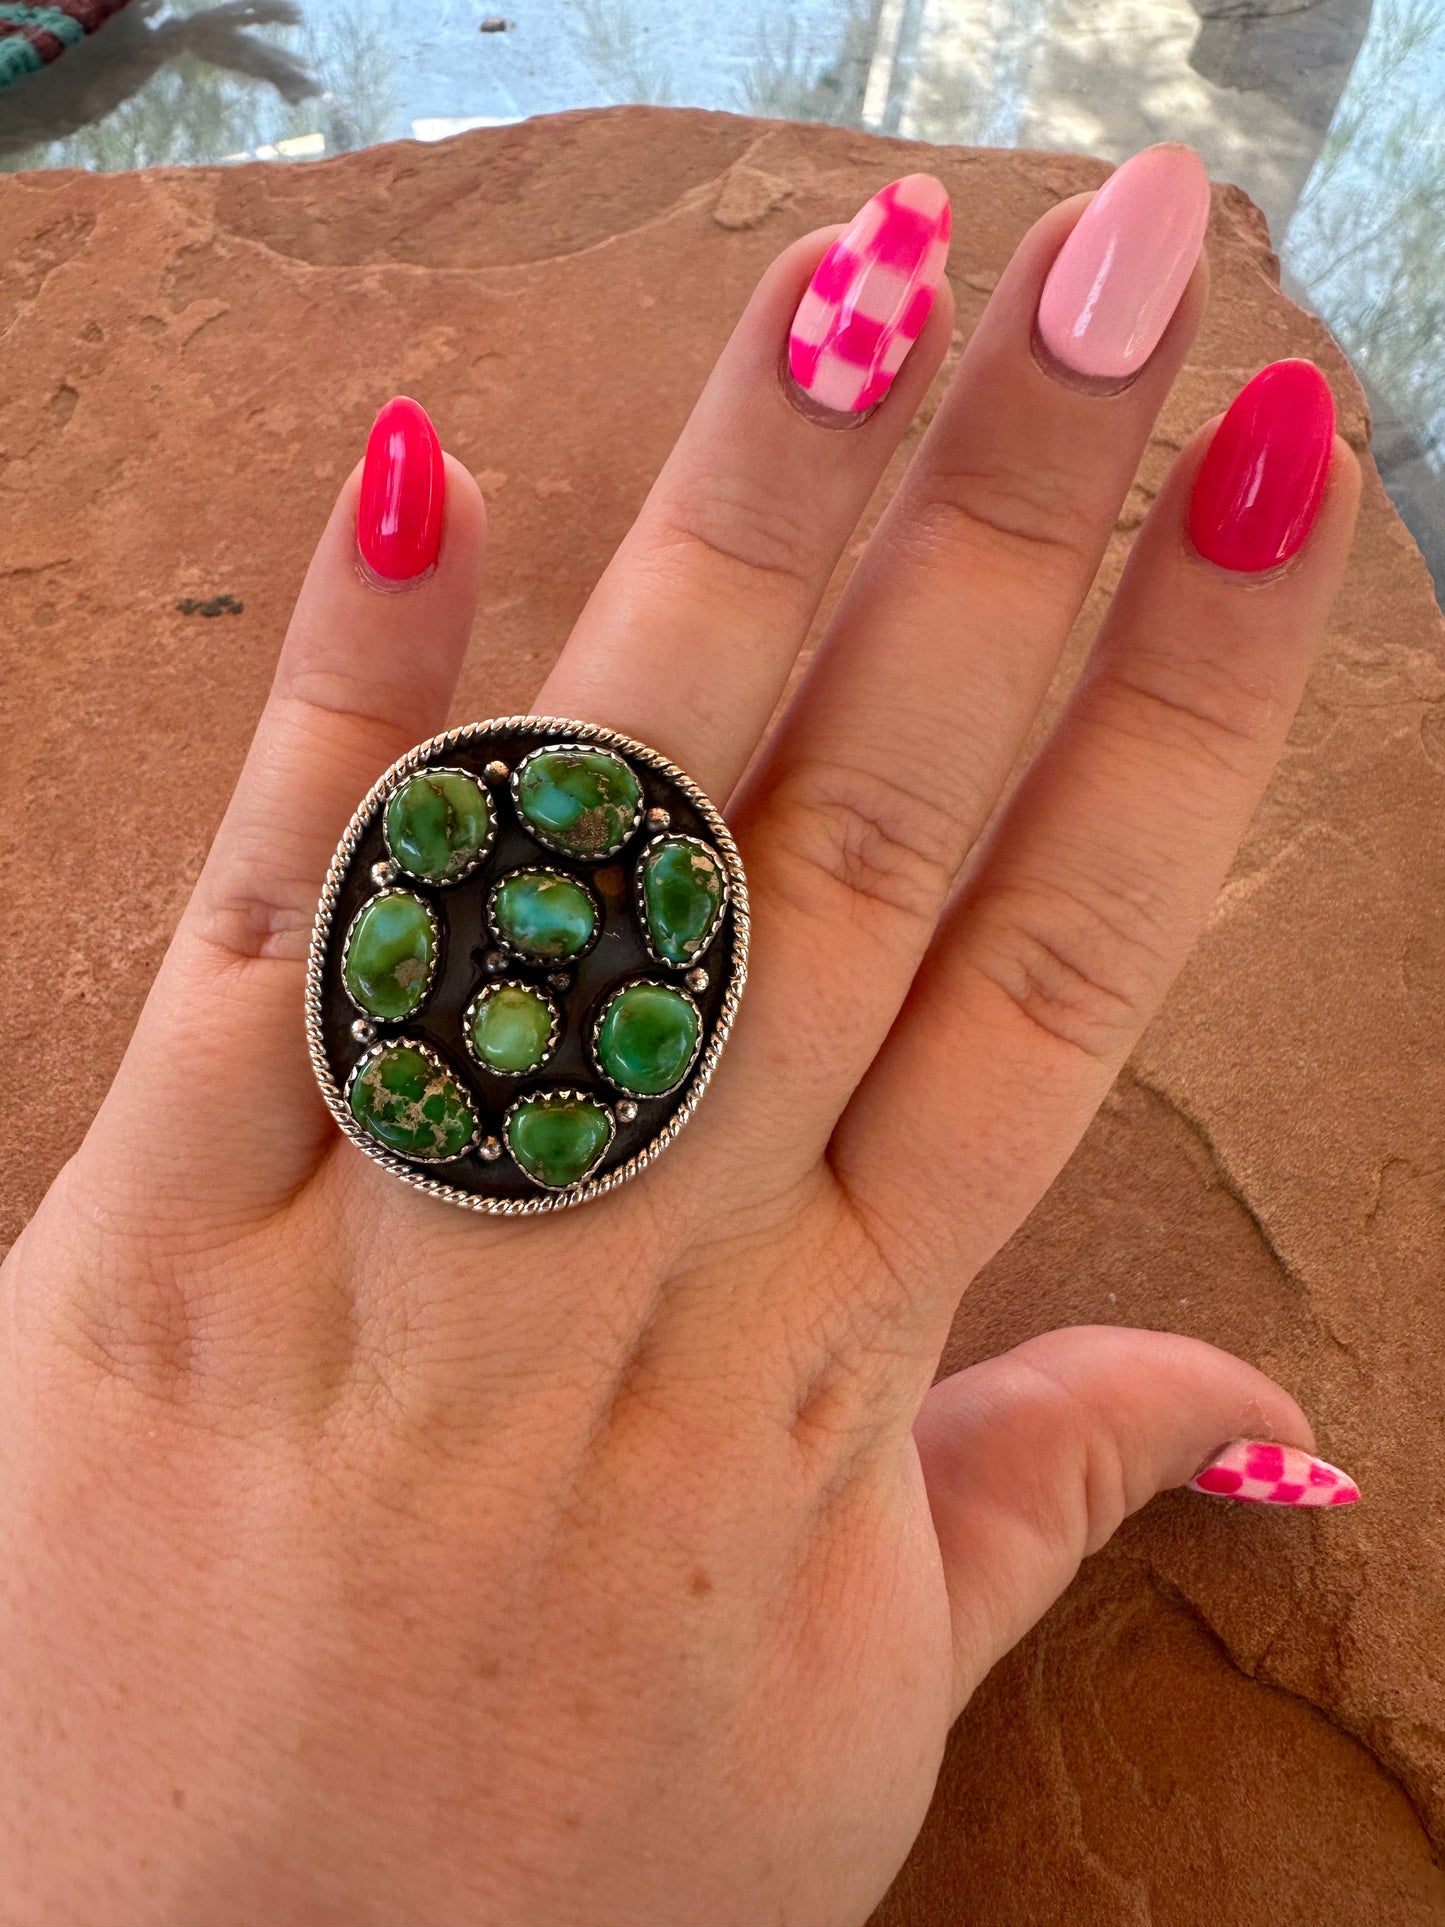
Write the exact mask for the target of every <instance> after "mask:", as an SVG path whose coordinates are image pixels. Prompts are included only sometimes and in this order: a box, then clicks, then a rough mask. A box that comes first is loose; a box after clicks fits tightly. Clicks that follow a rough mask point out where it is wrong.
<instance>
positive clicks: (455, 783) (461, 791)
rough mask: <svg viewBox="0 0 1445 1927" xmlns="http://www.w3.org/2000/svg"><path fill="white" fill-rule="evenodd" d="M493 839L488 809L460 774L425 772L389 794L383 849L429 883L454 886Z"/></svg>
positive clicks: (477, 787) (474, 784)
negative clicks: (384, 845)
mask: <svg viewBox="0 0 1445 1927" xmlns="http://www.w3.org/2000/svg"><path fill="white" fill-rule="evenodd" d="M491 835H492V805H491V800H490V798H489V797H488V795H487V792H486V791H485V789H483V787H482V785H481V784H480V783H479V782H478V781H477V779H476V777H475V776H469V775H468V774H467V772H466V771H465V770H464V769H425V770H418V772H417V773H416V775H415V776H409V777H408V778H407V779H406V781H405V782H404V783H402V784H401V785H400V786H399V787H398V788H397V789H395V790H393V792H392V795H391V800H390V802H388V804H387V806H386V847H387V849H388V850H390V852H391V854H392V855H393V856H394V857H395V858H396V860H397V862H398V863H399V864H400V865H401V867H402V869H403V870H405V871H407V872H408V873H409V874H410V875H411V876H414V877H423V878H425V880H426V881H427V882H428V883H453V882H455V881H456V880H457V878H458V877H464V876H465V875H466V874H467V872H468V871H469V870H472V869H474V868H475V867H476V865H477V863H478V861H479V860H480V858H481V857H482V856H483V855H484V854H485V852H486V849H487V845H488V843H489V842H490V840H491Z"/></svg>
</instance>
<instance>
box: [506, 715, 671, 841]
mask: <svg viewBox="0 0 1445 1927" xmlns="http://www.w3.org/2000/svg"><path fill="white" fill-rule="evenodd" d="M569 749H579V750H588V749H605V750H610V751H611V753H612V754H613V755H614V756H615V757H616V758H617V760H618V761H619V762H621V763H625V762H626V761H627V757H626V756H624V755H623V753H622V751H621V750H620V749H615V748H613V746H612V744H611V743H584V742H582V741H580V740H579V741H577V742H575V743H538V745H537V747H536V748H535V749H529V750H528V751H527V753H526V755H525V756H524V757H523V758H522V760H521V761H520V762H519V763H518V764H517V767H516V768H515V769H514V770H513V771H512V774H511V776H510V777H509V779H508V782H507V787H508V789H509V790H510V791H511V793H512V808H513V810H514V811H515V812H516V816H517V821H518V823H519V824H520V825H521V827H522V829H523V830H525V831H526V833H527V835H528V836H530V837H531V838H532V840H533V842H535V843H540V844H541V845H542V847H543V849H546V850H555V851H556V852H557V855H558V856H565V857H568V858H570V859H571V861H572V862H573V863H611V862H613V861H614V860H615V859H616V858H617V857H619V856H621V854H622V852H623V851H624V850H625V849H626V848H627V846H628V844H629V843H630V842H631V841H632V839H633V837H634V836H636V834H637V826H638V824H639V823H640V822H641V821H642V818H643V815H644V813H645V811H646V809H647V798H646V797H645V796H644V794H643V791H642V785H641V783H638V784H637V808H636V809H635V810H634V811H633V812H632V821H631V822H630V823H629V824H628V826H627V831H626V834H625V835H624V836H622V837H621V838H619V840H618V841H617V842H616V843H614V844H613V845H612V847H611V849H610V850H599V851H597V852H596V853H595V854H594V853H593V852H592V851H590V850H573V849H569V848H568V846H567V845H566V844H565V843H559V842H558V841H557V839H556V838H555V837H551V836H548V834H547V832H546V831H545V830H539V829H538V828H537V825H536V824H535V823H534V822H533V821H532V819H531V818H530V817H528V816H523V814H522V796H521V791H522V775H523V772H524V771H525V769H526V767H527V765H528V763H530V762H531V761H532V760H533V758H534V757H537V756H555V755H558V754H561V755H565V754H566V753H567V751H568V750H569ZM632 777H633V780H634V782H636V780H637V772H636V771H635V770H634V771H633V772H632Z"/></svg>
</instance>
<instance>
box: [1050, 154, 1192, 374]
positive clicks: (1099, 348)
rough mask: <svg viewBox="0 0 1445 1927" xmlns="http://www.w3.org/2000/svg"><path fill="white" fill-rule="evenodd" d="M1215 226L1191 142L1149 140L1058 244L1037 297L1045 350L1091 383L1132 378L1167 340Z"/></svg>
mask: <svg viewBox="0 0 1445 1927" xmlns="http://www.w3.org/2000/svg"><path fill="white" fill-rule="evenodd" d="M1208 223H1209V176H1208V175H1207V174H1206V173H1205V171H1204V164H1203V162H1202V161H1201V160H1200V158H1199V156H1198V155H1197V154H1196V153H1195V152H1194V150H1193V148H1191V147H1180V146H1177V145H1175V144H1173V143H1170V144H1169V145H1167V146H1163V147H1146V148H1145V149H1144V151H1143V153H1142V154H1136V155H1135V156H1134V157H1133V159H1132V160H1128V161H1125V162H1124V165H1123V166H1122V167H1119V168H1116V169H1115V171H1114V172H1113V174H1111V175H1110V176H1109V179H1108V180H1107V181H1105V183H1104V185H1103V186H1102V187H1101V188H1100V189H1099V191H1098V193H1097V194H1096V195H1095V196H1094V198H1093V200H1092V201H1090V203H1089V205H1088V206H1087V207H1086V208H1085V209H1084V212H1083V214H1082V215H1081V216H1080V217H1079V221H1078V224H1077V225H1076V226H1075V228H1074V230H1073V232H1072V233H1071V234H1070V236H1069V238H1068V240H1067V241H1065V243H1064V245H1063V246H1062V247H1061V248H1060V249H1059V252H1058V256H1057V258H1056V259H1055V261H1054V265H1053V266H1052V267H1051V268H1050V269H1049V278H1048V280H1047V281H1045V283H1044V291H1043V293H1042V295H1041V296H1040V297H1039V313H1038V331H1039V339H1040V340H1041V341H1042V343H1043V345H1044V347H1045V348H1046V349H1047V350H1048V352H1049V353H1050V354H1051V355H1052V356H1053V357H1054V359H1055V360H1056V361H1060V362H1062V363H1063V365H1064V366H1065V367H1066V368H1069V369H1072V371H1073V372H1074V373H1075V374H1077V375H1083V376H1085V377H1086V378H1088V379H1090V380H1093V381H1127V380H1128V378H1129V377H1130V376H1131V375H1137V374H1138V372H1139V370H1140V369H1141V368H1142V367H1143V366H1144V363H1145V362H1146V361H1147V360H1148V359H1149V357H1150V355H1152V354H1153V352H1154V350H1155V349H1156V348H1157V347H1158V345H1159V338H1160V336H1161V335H1162V334H1163V333H1164V330H1165V329H1166V328H1167V327H1168V325H1169V321H1170V317H1171V316H1172V315H1173V313H1174V310H1175V309H1176V308H1177V307H1178V305H1179V297H1180V296H1181V295H1182V294H1183V292H1184V290H1185V287H1186V286H1187V285H1188V282H1189V277H1190V275H1191V274H1192V273H1193V272H1194V263H1195V262H1196V261H1197V260H1198V259H1199V250H1200V247H1201V246H1202V244H1203V241H1204V230H1205V228H1206V227H1207V225H1208Z"/></svg>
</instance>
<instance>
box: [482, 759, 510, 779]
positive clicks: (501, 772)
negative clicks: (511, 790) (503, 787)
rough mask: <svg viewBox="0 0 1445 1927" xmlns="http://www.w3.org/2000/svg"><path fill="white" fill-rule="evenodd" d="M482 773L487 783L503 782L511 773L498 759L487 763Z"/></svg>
mask: <svg viewBox="0 0 1445 1927" xmlns="http://www.w3.org/2000/svg"><path fill="white" fill-rule="evenodd" d="M483 773H484V774H485V776H486V779H487V781H488V782H489V783H505V782H506V781H507V778H508V777H509V776H510V775H511V774H512V772H511V771H510V770H509V769H508V768H507V765H506V764H505V763H503V762H500V761H498V762H493V763H488V764H487V767H486V770H485V771H484V772H483Z"/></svg>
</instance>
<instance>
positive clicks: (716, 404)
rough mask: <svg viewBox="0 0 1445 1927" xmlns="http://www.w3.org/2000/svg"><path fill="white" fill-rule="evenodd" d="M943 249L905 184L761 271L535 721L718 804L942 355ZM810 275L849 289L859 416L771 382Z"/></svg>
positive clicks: (947, 315)
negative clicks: (545, 717)
mask: <svg viewBox="0 0 1445 1927" xmlns="http://www.w3.org/2000/svg"><path fill="white" fill-rule="evenodd" d="M947 237H948V197H947V195H946V193H945V192H944V189H943V187H942V186H941V185H940V183H939V182H937V181H935V180H933V179H932V177H931V176H929V175H926V174H914V175H909V176H908V177H907V178H906V179H904V180H901V181H895V182H894V183H892V185H891V186H889V187H886V188H883V189H882V190H881V191H880V192H879V193H878V194H876V195H874V197H873V198H872V200H870V201H869V202H868V203H867V204H866V205H865V206H864V207H863V209H862V210H861V212H860V213H859V214H858V215H857V217H856V218H855V220H854V221H853V222H852V224H851V225H850V226H849V227H848V228H847V229H846V230H845V231H844V232H843V233H841V234H839V232H838V230H836V229H830V230H826V231H824V232H821V233H817V234H810V235H805V236H804V237H803V239H802V240H800V241H798V242H795V243H794V245H793V246H792V247H790V248H788V249H786V250H785V252H784V253H783V254H781V255H780V256H779V257H778V259H777V260H776V261H775V262H774V263H773V264H772V266H771V267H770V268H769V269H768V271H767V273H766V274H765V275H764V276H763V278H762V281H761V282H760V283H759V285H758V288H757V290H756V292H755V293H754V295H753V297H752V299H751V301H750V302H749V303H748V306H747V309H746V310H745V312H744V314H743V316H742V318H741V320H740V321H739V322H738V324H737V327H736V328H735V329H734V331H733V334H732V338H731V339H730V340H729V342H728V344H727V346H726V348H725V349H724V350H723V353H722V356H721V358H720V359H719V361H718V364H717V366H716V368H715V369H714V370H713V372H712V375H711V376H710V378H709V380H708V383H707V386H706V388H705V389H704V390H703V393H702V395H701V397H700V398H699V400H698V403H697V406H696V407H695V409H694V410H693V413H692V416H691V419H690V420H689V421H688V423H687V426H686V427H685V428H684V430H683V432H682V435H681V437H680V439H679V441H678V443H677V446H676V448H675V449H674V450H673V452H672V454H671V455H670V456H669V458H668V460H667V462H666V463H665V464H664V466H663V469H662V472H661V473H660V474H659V476H658V478H657V481H656V483H655V484H654V486H653V489H652V491H651V493H650V494H649V496H648V498H647V501H646V503H645V504H644V505H643V508H642V512H641V513H640V515H639V516H638V518H637V520H636V522H635V523H634V524H633V526H632V528H631V529H630V530H629V532H628V534H627V536H626V537H625V538H624V540H623V542H622V544H621V546H620V547H619V549H618V551H617V553H616V555H615V556H614V558H613V560H612V562H611V563H610V564H609V566H608V568H607V569H606V571H605V572H604V574H603V576H602V578H601V580H600V581H599V583H598V584H597V587H596V588H595V589H594V590H593V592H592V595H591V596H590V597H589V599H588V602H587V606H586V608H585V609H584V610H583V612H582V615H581V617H580V618H579V620H578V622H577V625H576V627H575V629H574V630H573V632H572V635H571V637H570V639H569V641H568V643H567V647H566V648H565V650H564V651H563V653H562V655H561V657H560V659H559V661H558V663H557V666H556V668H555V669H554V670H553V672H552V674H551V676H550V677H549V678H548V681H547V683H546V686H545V688H544V689H543V691H542V693H541V695H540V696H539V698H538V701H537V707H538V710H539V712H540V713H543V714H550V715H555V716H580V717H585V718H586V719H587V721H588V722H593V723H603V724H606V725H608V726H609V727H611V728H613V729H618V730H621V731H622V732H623V733H624V734H626V735H629V736H635V737H637V738H639V739H640V740H641V741H642V742H645V743H648V744H650V745H651V746H652V747H653V748H654V749H658V750H661V751H662V753H663V754H664V755H665V756H670V757H671V758H672V759H673V761H674V762H676V763H678V764H680V765H681V766H682V767H683V768H684V769H685V770H687V772H688V773H689V775H691V776H692V777H693V778H694V779H695V780H696V781H697V782H698V783H700V784H701V785H702V787H703V789H705V790H706V791H707V792H708V793H709V794H710V795H712V796H713V797H715V798H716V799H717V801H718V802H719V803H721V802H723V801H725V800H726V798H727V795H728V793H729V791H730V790H731V789H732V787H733V785H734V784H735V783H736V782H737V779H738V777H739V776H740V775H741V773H742V770H743V768H744V766H745V765H746V763H747V761H748V758H749V757H750V756H751V755H752V754H753V751H754V750H755V749H756V747H757V743H758V738H759V737H760V736H761V735H762V733H763V730H764V728H765V727H766V725H767V721H768V718H769V717H770V716H771V714H772V713H773V710H774V708H775V706H776V704H777V701H778V698H779V696H780V695H781V694H782V692H783V688H784V685H785V684H786V682H787V679H788V675H789V673H790V671H791V670H792V667H793V663H794V660H795V659H796V657H797V654H798V651H799V649H800V648H801V647H802V644H803V641H804V638H805V637H806V635H807V633H808V627H809V624H810V623H811V622H812V620H813V616H814V614H815V612H816V610H817V607H818V604H819V602H820V601H821V599H822V596H823V592H824V590H825V589H826V587H827V584H828V578H829V577H830V576H831V574H832V572H833V568H834V565H835V564H836V562H837V560H838V557H839V555H840V554H841V553H842V550H843V545H844V543H845V542H846V541H847V540H848V538H849V536H850V535H851V534H852V532H853V529H854V527H855V525H856V523H857V521H858V518H859V516H860V515H861V514H862V512H863V509H864V508H865V506H866V505H867V502H868V498H869V496H870V495H871V494H872V493H873V490H874V488H875V487H876V486H877V483H878V480H879V478H880V476H881V475H882V473H883V470H884V468H885V467H886V466H887V463H888V460H889V457H890V456H891V455H892V454H893V451H894V449H895V448H896V447H897V445H898V442H899V440H900V439H901V437H902V435H903V432H904V430H905V429H906V428H907V426H908V424H909V422H910V421H911V420H912V418H913V414H914V411H915V410H916V408H917V406H918V404H919V402H920V401H921V400H922V399H923V394H924V391H925V390H926V388H927V386H928V384H929V382H930V380H931V379H932V378H933V375H934V372H935V370H936V369H937V367H938V364H939V362H940V361H941V360H942V358H943V352H944V348H945V347H946V345H947V342H948V337H949V331H950V328H951V325H952V314H953V308H952V302H951V299H950V297H949V292H948V287H947V284H946V283H943V282H942V274H943V263H944V256H945V253H946V250H947ZM825 251H826V252H825ZM820 263H821V273H822V275H823V276H824V277H830V280H829V285H830V287H831V286H832V283H833V282H834V281H839V282H841V284H842V285H841V286H840V287H839V288H838V289H837V290H835V296H836V305H837V307H838V309H839V310H840V311H842V312H844V313H845V314H847V315H849V316H850V317H851V318H850V320H849V323H848V325H849V327H850V328H851V330H852V334H853V340H852V342H851V343H850V344H845V345H852V346H855V347H857V348H858V350H859V352H860V355H861V354H862V353H863V352H864V350H865V348H866V349H868V350H870V351H871V352H872V353H873V356H874V359H875V363H876V364H879V378H878V379H877V380H876V381H875V384H874V388H873V391H872V393H871V395H864V394H862V393H858V394H855V395H854V396H853V397H852V399H854V400H855V401H862V402H864V403H867V402H869V401H870V400H871V401H872V402H874V404H875V405H873V406H871V407H869V406H864V407H861V408H858V409H857V410H856V411H855V412H853V413H852V414H849V413H847V412H844V411H830V410H826V409H821V408H814V409H810V410H808V411H807V412H804V410H803V409H800V408H799V406H797V400H798V397H797V395H796V393H794V395H792V396H791V397H790V395H789V393H788V391H787V389H786V388H785V384H784V382H783V381H782V380H781V379H780V362H781V358H782V352H783V347H784V343H785V342H787V341H788V339H789V331H790V329H795V328H796V326H797V322H798V321H800V320H803V319H805V318H806V315H807V312H808V310H807V309H806V308H805V309H804V310H803V313H802V315H801V316H800V314H799V308H800V303H801V302H802V301H803V299H804V295H805V290H808V289H809V284H810V281H811V280H812V278H813V276H814V274H815V271H819V270H820ZM840 268H841V274H840V273H839V272H838V270H839V269H840ZM935 290H936V291H937V294H938V300H937V302H936V304H934V305H932V308H931V312H928V310H929V308H930V304H931V303H932V297H933V294H934V292H935ZM807 299H808V301H809V302H810V303H811V302H812V300H813V295H812V294H811V293H809V294H808V296H807ZM925 316H926V320H925ZM865 336H866V337H868V339H867V341H866V343H865V341H864V337H865ZM909 344H912V345H911V347H910V345H909ZM900 351H902V352H903V353H904V354H905V355H906V359H904V360H903V362H902V367H901V372H899V373H898V374H897V379H896V381H893V383H892V386H891V387H890V386H889V379H890V368H891V369H897V368H898V356H899V353H900ZM885 391H886V393H885ZM829 392H830V393H831V394H832V397H833V399H834V400H835V401H846V400H847V399H848V396H847V395H845V394H842V393H840V392H838V391H836V390H830V391H829ZM880 397H881V399H880ZM839 429H842V430H843V431H844V432H838V431H839Z"/></svg>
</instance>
